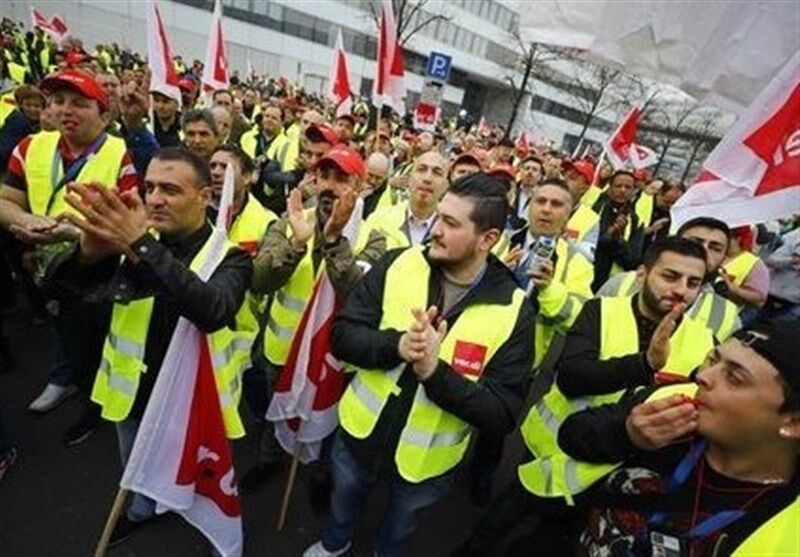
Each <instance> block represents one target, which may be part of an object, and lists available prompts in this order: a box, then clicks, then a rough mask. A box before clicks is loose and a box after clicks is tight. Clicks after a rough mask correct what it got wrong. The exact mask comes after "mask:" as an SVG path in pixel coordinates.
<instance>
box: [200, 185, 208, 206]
mask: <svg viewBox="0 0 800 557" xmlns="http://www.w3.org/2000/svg"><path fill="white" fill-rule="evenodd" d="M197 195H198V196H200V200H201V201H202V202H203V206H206V205H208V204H209V203H210V202H211V186H204V187H202V188H200V190H199V191H198V192H197Z"/></svg>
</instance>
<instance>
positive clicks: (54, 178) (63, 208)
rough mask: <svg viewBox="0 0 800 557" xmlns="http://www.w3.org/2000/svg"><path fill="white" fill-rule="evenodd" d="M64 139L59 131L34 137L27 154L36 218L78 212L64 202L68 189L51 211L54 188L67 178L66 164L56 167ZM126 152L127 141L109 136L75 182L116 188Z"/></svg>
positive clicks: (27, 176) (61, 192) (27, 178)
mask: <svg viewBox="0 0 800 557" xmlns="http://www.w3.org/2000/svg"><path fill="white" fill-rule="evenodd" d="M60 136H61V134H60V133H59V132H39V133H37V134H35V135H33V136H32V138H31V142H30V144H29V145H28V151H27V153H26V154H25V181H26V183H27V185H28V206H29V207H30V210H31V213H33V214H34V215H45V214H47V215H51V216H55V215H58V214H60V213H63V212H72V213H74V212H75V210H74V209H73V208H72V207H70V206H69V205H67V204H66V202H65V201H64V195H65V193H66V188H61V190H59V191H58V192H57V193H56V194H55V199H54V200H53V203H52V205H51V206H50V211H49V212H48V211H47V206H48V203H49V202H50V196H51V195H52V192H53V185H54V184H56V183H58V181H59V180H60V179H61V177H62V176H63V175H64V168H63V164H61V165H58V164H54V163H58V162H59V160H60V157H58V155H57V149H58V140H59V138H60ZM125 151H126V147H125V142H124V141H123V140H122V139H120V138H118V137H114V136H112V135H107V136H106V140H105V141H104V142H103V145H102V146H101V147H100V149H99V150H98V151H97V152H96V153H95V154H94V155H91V156H89V158H88V159H87V161H86V163H85V164H84V165H83V168H82V169H81V171H80V172H79V173H78V176H77V177H76V178H75V181H76V182H81V183H87V182H99V183H100V184H102V185H103V186H105V187H106V188H108V189H112V188H115V187H116V185H117V179H118V177H119V172H120V168H121V167H122V159H123V157H124V156H125ZM54 173H55V175H54Z"/></svg>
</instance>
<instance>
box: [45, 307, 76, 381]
mask: <svg viewBox="0 0 800 557" xmlns="http://www.w3.org/2000/svg"><path fill="white" fill-rule="evenodd" d="M53 321H54V323H55V333H56V335H55V339H56V361H55V362H53V367H51V368H50V371H49V372H48V374H47V375H48V378H47V382H48V383H52V384H53V385H58V386H59V387H66V386H67V385H69V384H70V383H72V368H71V367H70V365H69V360H68V359H67V353H66V350H65V349H64V338H65V336H66V334H65V330H64V329H65V328H66V327H67V326H68V325H69V323H65V322H64V320H63V319H61V318H60V317H59V316H56V317H54V318H53Z"/></svg>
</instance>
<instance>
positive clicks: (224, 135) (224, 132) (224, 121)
mask: <svg viewBox="0 0 800 557" xmlns="http://www.w3.org/2000/svg"><path fill="white" fill-rule="evenodd" d="M211 115H212V116H214V121H215V122H216V123H217V130H218V131H219V144H220V145H225V144H226V143H228V140H229V139H230V136H231V126H232V125H233V117H232V116H231V111H230V109H229V108H227V107H226V106H223V105H221V104H216V105H214V106H213V107H211Z"/></svg>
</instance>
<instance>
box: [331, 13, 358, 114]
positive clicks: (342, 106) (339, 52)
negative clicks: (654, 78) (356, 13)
mask: <svg viewBox="0 0 800 557" xmlns="http://www.w3.org/2000/svg"><path fill="white" fill-rule="evenodd" d="M329 95H330V98H331V99H332V100H333V102H334V103H335V104H336V116H337V117H338V116H341V115H342V114H350V109H351V108H352V106H353V98H352V88H351V87H350V64H349V63H348V61H347V52H345V50H344V37H343V36H342V30H341V28H340V29H339V31H338V33H337V34H336V45H335V46H334V47H333V62H332V63H331V89H330V92H329Z"/></svg>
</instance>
